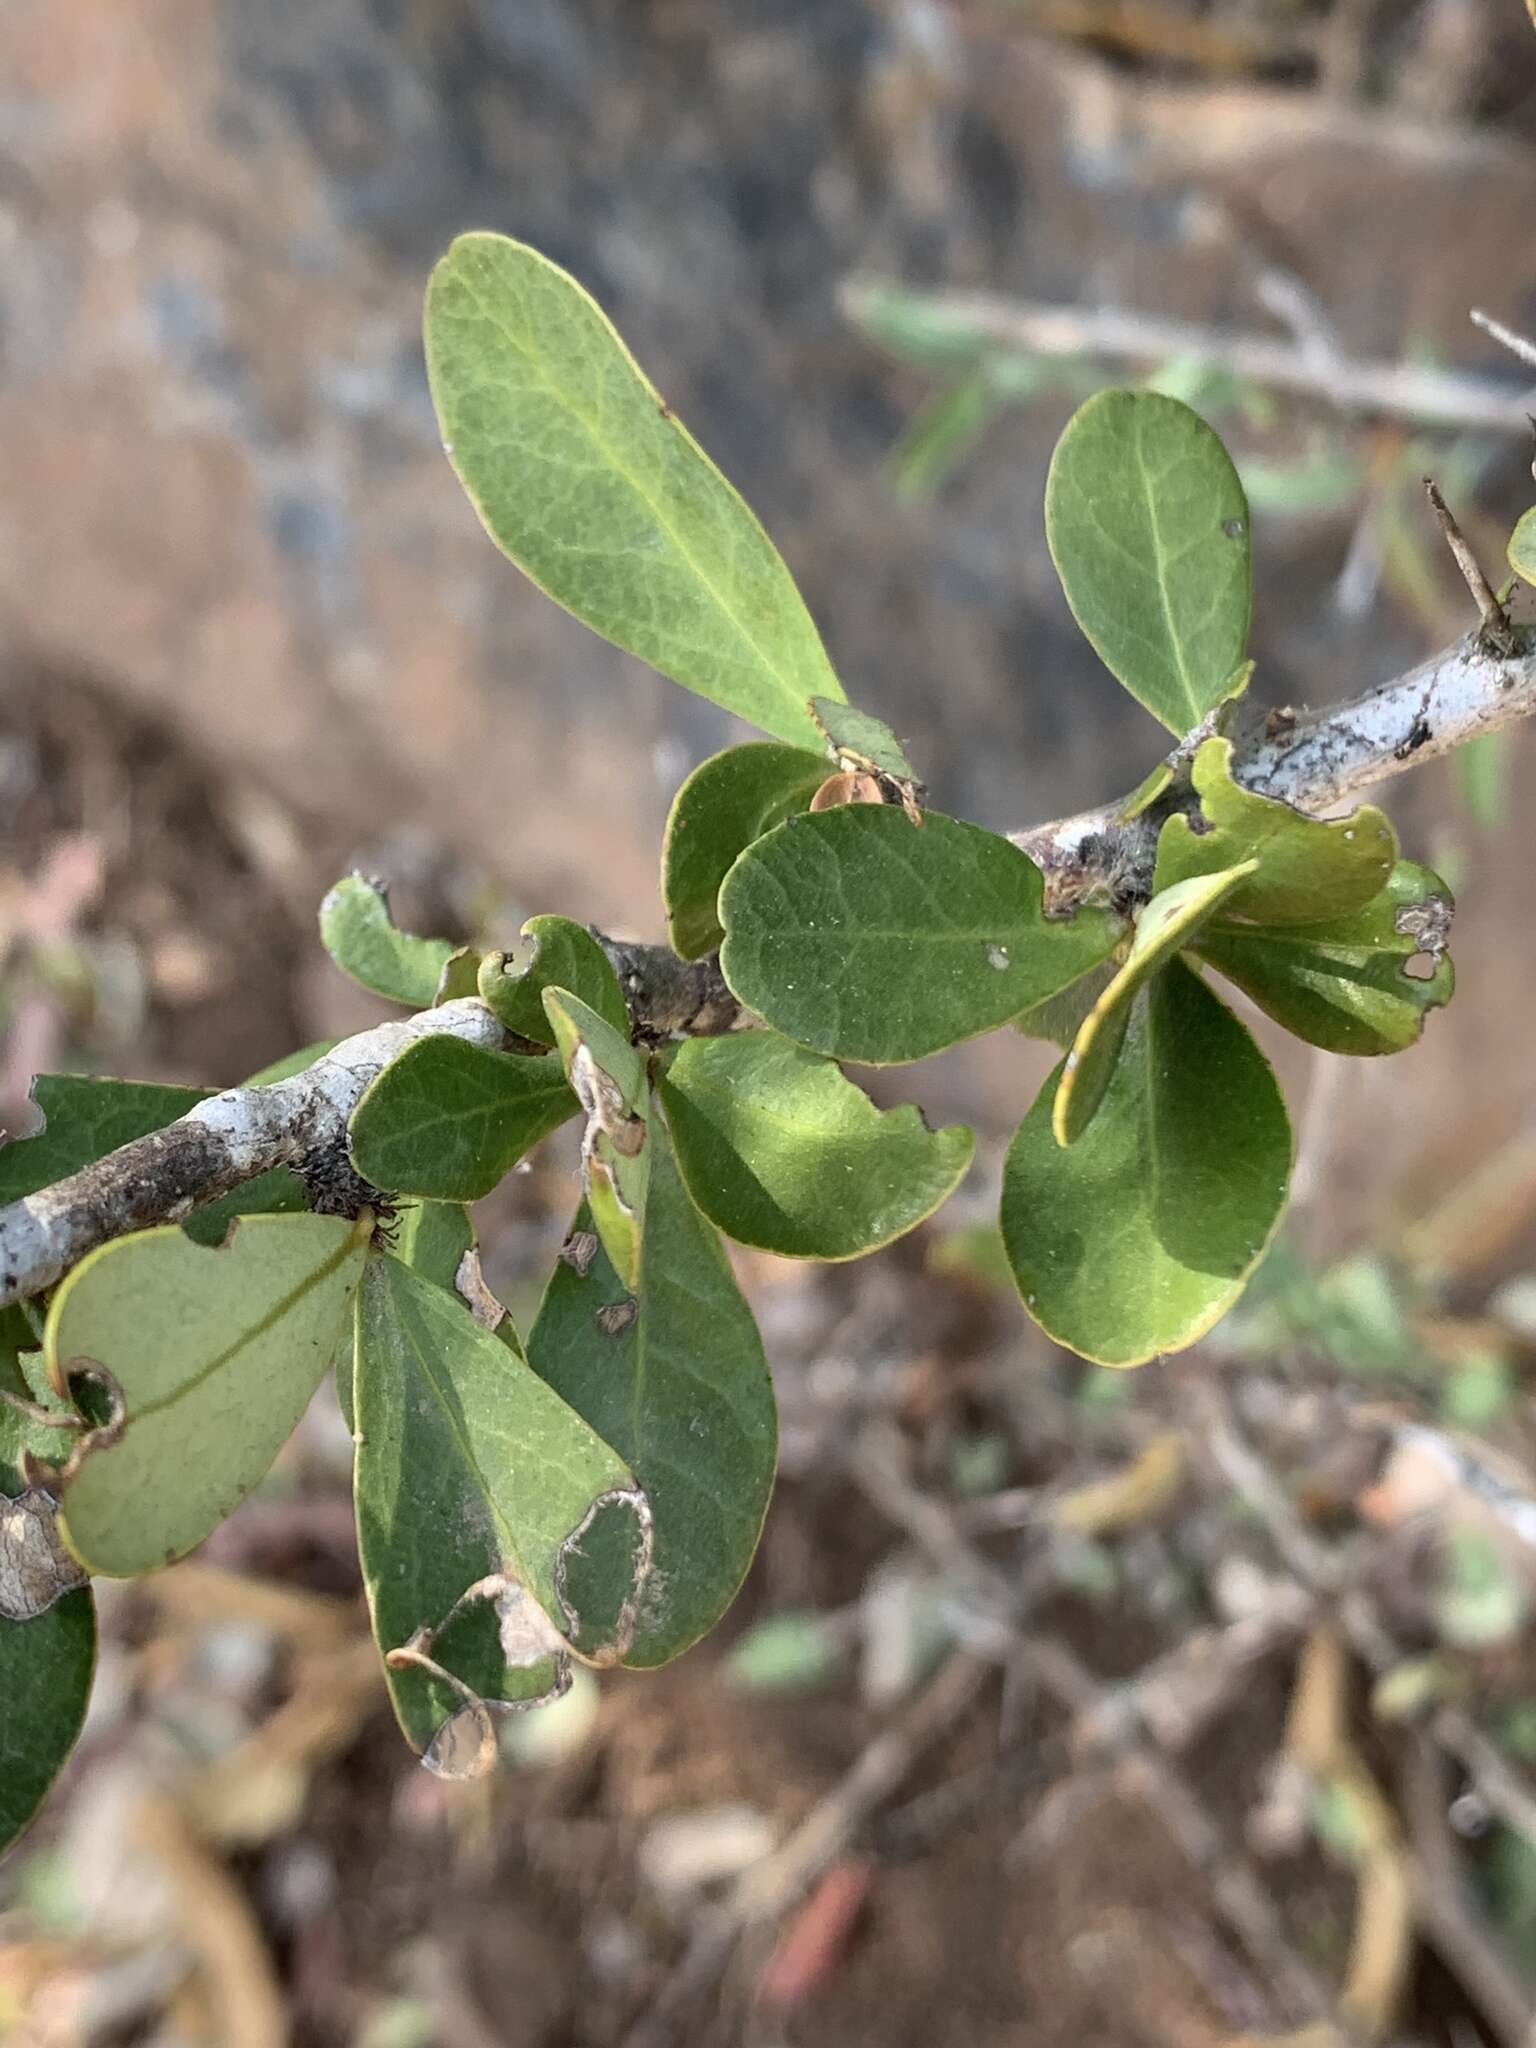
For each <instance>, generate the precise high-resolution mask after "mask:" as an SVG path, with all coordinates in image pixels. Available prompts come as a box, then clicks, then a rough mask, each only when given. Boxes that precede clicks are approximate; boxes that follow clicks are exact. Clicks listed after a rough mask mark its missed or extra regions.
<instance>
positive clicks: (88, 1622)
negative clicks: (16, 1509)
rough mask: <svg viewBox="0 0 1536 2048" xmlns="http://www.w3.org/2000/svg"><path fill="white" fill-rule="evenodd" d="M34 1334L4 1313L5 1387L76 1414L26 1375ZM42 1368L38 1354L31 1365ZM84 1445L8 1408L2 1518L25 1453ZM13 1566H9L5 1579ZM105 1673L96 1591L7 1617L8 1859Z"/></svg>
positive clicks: (2, 1644)
mask: <svg viewBox="0 0 1536 2048" xmlns="http://www.w3.org/2000/svg"><path fill="white" fill-rule="evenodd" d="M30 1335H31V1333H30V1329H29V1326H28V1325H27V1323H26V1320H25V1318H23V1317H22V1315H21V1312H20V1311H19V1310H14V1309H13V1310H5V1311H0V1385H3V1386H6V1387H8V1389H9V1390H10V1391H11V1392H13V1393H19V1394H21V1395H22V1396H23V1397H24V1398H26V1399H30V1400H33V1401H36V1402H38V1403H39V1404H40V1405H41V1406H43V1407H45V1408H53V1409H56V1410H58V1411H59V1412H60V1413H70V1412H72V1411H71V1410H70V1409H69V1407H68V1404H67V1403H65V1402H62V1401H59V1400H58V1399H57V1398H56V1397H55V1396H54V1395H52V1394H51V1392H50V1390H49V1388H48V1385H47V1381H46V1378H45V1377H44V1376H42V1375H41V1374H40V1373H33V1372H29V1373H27V1374H26V1375H25V1376H23V1374H22V1373H21V1370H20V1368H19V1366H18V1365H17V1362H16V1341H17V1340H19V1341H21V1342H28V1341H29V1340H30ZM38 1364H39V1360H38V1358H37V1354H36V1353H35V1352H33V1353H32V1354H31V1356H30V1357H29V1359H28V1365H29V1367H37V1366H38ZM74 1441H75V1437H74V1433H73V1432H70V1433H68V1434H65V1433H64V1432H63V1431H60V1430H52V1429H47V1428H44V1427H40V1426H38V1425H35V1424H32V1423H29V1422H27V1421H26V1420H25V1419H24V1418H23V1417H22V1416H21V1415H20V1414H18V1412H17V1411H16V1410H15V1409H14V1408H10V1407H7V1406H4V1405H0V1517H3V1516H4V1515H5V1514H6V1510H7V1504H8V1503H10V1502H15V1501H18V1500H20V1499H21V1498H22V1497H23V1495H25V1494H26V1492H27V1487H26V1483H25V1481H24V1480H23V1478H22V1476H21V1454H22V1452H23V1450H29V1451H31V1452H32V1453H33V1455H34V1456H36V1457H38V1458H41V1459H43V1460H44V1461H45V1462H47V1463H50V1464H60V1463H62V1462H63V1460H64V1458H65V1457H66V1456H67V1455H68V1452H69V1449H70V1446H71V1445H72V1444H73V1443H74ZM35 1498H36V1497H35V1496H34V1500H35ZM38 1505H39V1506H41V1505H42V1503H38ZM0 1548H3V1542H0ZM9 1562H11V1561H10V1560H6V1559H3V1558H0V1578H3V1575H4V1571H5V1569H6V1565H7V1563H9ZM26 1604H28V1605H30V1604H31V1603H30V1602H28V1603H26ZM95 1667H96V1605H95V1601H94V1599H93V1598H92V1595H91V1589H90V1587H89V1586H76V1587H74V1588H73V1590H71V1591H68V1592H64V1593H62V1594H61V1595H60V1596H59V1597H58V1598H57V1599H55V1600H54V1601H53V1602H52V1604H51V1605H49V1606H47V1607H45V1608H43V1609H42V1611H41V1612H38V1613H33V1614H29V1615H28V1618H27V1619H26V1620H13V1619H11V1618H10V1617H9V1616H8V1615H5V1614H0V1702H3V1703H4V1704H3V1708H0V1856H3V1855H4V1854H5V1852H6V1850H7V1849H9V1848H10V1847H11V1845H12V1844H13V1843H14V1842H15V1841H16V1840H17V1838H18V1837H19V1836H20V1835H22V1834H23V1833H24V1832H25V1830H26V1829H27V1827H28V1826H29V1825H30V1824H31V1822H32V1820H33V1818H34V1817H35V1815H36V1814H37V1811H38V1809H39V1807H40V1806H41V1805H42V1803H43V1801H44V1799H45V1798H46V1797H47V1795H48V1791H49V1789H50V1787H51V1786H52V1784H53V1782H54V1780H55V1779H56V1778H57V1777H58V1775H59V1772H60V1771H61V1770H62V1769H63V1768H64V1765H65V1764H66V1763H67V1762H68V1761H69V1756H70V1752H71V1751H72V1750H73V1748H74V1746H75V1744H76V1742H77V1741H78V1740H79V1738H80V1730H81V1728H82V1726H83V1725H84V1722H85V1710H86V1707H87V1705H88V1703H89V1700H90V1694H91V1680H92V1677H93V1676H94V1674H95Z"/></svg>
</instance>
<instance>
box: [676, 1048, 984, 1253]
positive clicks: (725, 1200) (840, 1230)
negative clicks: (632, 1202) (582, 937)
mask: <svg viewBox="0 0 1536 2048" xmlns="http://www.w3.org/2000/svg"><path fill="white" fill-rule="evenodd" d="M661 1098H662V1102H663V1103H664V1105H665V1107H666V1112H667V1122H668V1124H669V1126H670V1128H671V1132H672V1141H673V1144H674V1146H675V1147H676V1152H677V1163H678V1166H679V1167H680V1168H681V1170H682V1175H683V1179H684V1181H685V1182H686V1184H687V1187H688V1192H689V1194H691V1195H692V1197H693V1199H694V1201H695V1202H697V1203H698V1205H699V1207H700V1208H701V1209H702V1210H703V1212H704V1214H705V1215H706V1216H707V1217H708V1218H709V1220H710V1222H711V1223H715V1224H718V1225H719V1227H720V1229H722V1230H723V1231H724V1232H725V1234H726V1236H727V1237H734V1238H735V1239H736V1241H737V1243H738V1244H750V1245H756V1246H757V1247H758V1248H759V1249H760V1250H762V1251H768V1252H778V1253H780V1254H781V1255H783V1256H784V1257H786V1258H796V1259H856V1258H859V1257H861V1256H862V1255H863V1254H864V1253H865V1252H870V1251H873V1250H875V1248H876V1247H877V1246H878V1245H882V1244H889V1243H890V1242H891V1240H892V1238H896V1237H900V1236H902V1235H903V1234H904V1233H905V1232H906V1231H909V1230H911V1229H913V1228H914V1227H915V1226H916V1225H917V1224H919V1223H921V1222H922V1220H923V1218H924V1217H925V1216H931V1215H932V1213H933V1211H934V1210H935V1209H937V1208H938V1206H939V1204H940V1203H941V1202H943V1201H946V1200H947V1199H948V1197H949V1196H950V1195H952V1194H953V1193H954V1191H955V1189H956V1188H957V1187H958V1186H959V1184H960V1182H961V1181H962V1180H963V1179H964V1177H965V1173H966V1169H967V1168H968V1167H969V1165H970V1163H971V1155H972V1153H973V1151H974V1150H975V1141H974V1139H973V1137H972V1135H971V1133H970V1132H969V1131H968V1130H967V1129H966V1128H965V1127H964V1126H963V1125H960V1124H956V1125H952V1126H951V1127H950V1128H949V1129H947V1130H942V1131H930V1130H929V1129H928V1127H927V1125H926V1124H925V1123H924V1122H923V1118H922V1113H921V1112H920V1111H919V1110H917V1109H915V1108H914V1107H913V1106H912V1105H911V1104H910V1103H909V1104H904V1105H903V1106H902V1107H901V1108H900V1109H891V1110H886V1111H883V1112H882V1111H881V1110H878V1109H876V1107H875V1105H874V1104H873V1103H872V1102H871V1101H870V1099H869V1097H868V1096H867V1095H866V1094H865V1093H864V1091H863V1090H862V1089H861V1088H856V1087H855V1086H854V1085H853V1083H852V1082H851V1081H849V1080H847V1079H846V1078H845V1077H844V1075H843V1074H842V1073H841V1071H840V1070H839V1069H838V1068H837V1067H835V1066H834V1065H833V1064H832V1062H831V1061H830V1060H826V1059H823V1058H821V1057H820V1055H819V1054H817V1053H812V1052H806V1051H804V1050H803V1049H802V1048H801V1047H800V1046H798V1045H792V1044H791V1043H790V1041H789V1040H788V1039H787V1038H779V1037H778V1036H776V1035H775V1034H774V1033H773V1032H769V1031H745V1032H738V1033H736V1034H734V1035H732V1036H730V1037H727V1038H695V1039H691V1040H690V1041H689V1042H688V1043H687V1044H686V1045H683V1046H681V1047H680V1048H679V1049H678V1052H677V1055H676V1057H675V1058H674V1059H673V1060H672V1062H671V1064H670V1065H669V1066H668V1068H667V1070H666V1072H665V1074H664V1075H663V1077H662V1081H661Z"/></svg>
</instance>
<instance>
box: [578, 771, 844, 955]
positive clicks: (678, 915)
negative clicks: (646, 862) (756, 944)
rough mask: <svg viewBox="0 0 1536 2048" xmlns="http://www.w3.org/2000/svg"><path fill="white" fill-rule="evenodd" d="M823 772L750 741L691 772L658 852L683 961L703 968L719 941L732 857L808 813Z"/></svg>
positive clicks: (672, 932) (670, 923)
mask: <svg viewBox="0 0 1536 2048" xmlns="http://www.w3.org/2000/svg"><path fill="white" fill-rule="evenodd" d="M828 767H829V763H828V761H827V758H826V756H825V755H824V754H811V753H807V752H806V750H805V749H804V748H803V747H783V746H779V745H778V744H777V743H776V742H775V741H772V740H753V741H750V742H749V743H748V744H747V745H746V746H744V747H727V748H726V750H725V752H724V753H722V754H714V755H711V757H710V758H709V760H707V761H704V762H701V763H700V765H699V766H698V767H697V768H695V769H694V771H693V773H692V774H691V775H690V776H689V778H688V780H687V781H686V782H685V783H684V784H683V786H682V788H681V789H680V790H679V791H678V792H677V795H676V796H675V797H674V798H673V800H672V809H671V812H670V814H669V815H668V818H667V831H666V837H665V839H664V840H663V841H662V848H661V894H662V900H663V902H664V903H665V905H666V911H667V936H668V937H669V938H670V939H671V941H672V947H673V950H674V952H676V953H678V954H680V955H681V957H682V958H683V959H684V960H702V959H703V958H704V956H705V955H706V954H707V953H713V952H714V950H715V948H716V947H717V946H718V945H719V943H720V941H721V938H722V937H723V936H724V934H723V932H722V930H721V926H720V916H719V911H718V908H717V905H718V901H719V896H720V884H721V883H722V882H723V881H724V880H725V878H726V875H727V874H728V872H729V871H730V867H731V863H732V862H733V861H734V860H735V858H736V856H737V854H739V853H741V852H742V851H744V849H745V848H747V847H749V846H750V845H751V844H752V842H753V840H754V839H761V838H762V836H763V834H764V833H765V832H769V831H771V830H772V829H773V827H774V826H775V825H778V824H781V823H782V822H783V820H784V819H785V818H787V817H789V816H790V815H791V814H792V813H794V812H796V811H803V810H806V809H807V808H808V807H809V805H810V801H811V798H812V797H813V796H814V795H815V794H816V792H817V790H818V789H820V787H821V785H822V784H823V783H824V782H825V781H826V779H827V772H828ZM558 978H559V977H558V976H552V977H551V979H553V980H558ZM563 986H565V987H567V988H571V987H574V986H575V984H574V983H571V982H566V983H564V984H563ZM577 993H578V994H580V993H581V991H580V990H579V989H578V990H577Z"/></svg>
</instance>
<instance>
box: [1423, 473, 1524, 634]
mask: <svg viewBox="0 0 1536 2048" xmlns="http://www.w3.org/2000/svg"><path fill="white" fill-rule="evenodd" d="M1424 489H1425V490H1426V492H1428V494H1429V502H1430V504H1431V505H1432V506H1433V507H1434V510H1435V517H1436V518H1437V519H1438V520H1439V522H1440V531H1441V532H1442V533H1443V534H1444V535H1445V543H1446V546H1447V547H1448V548H1449V549H1450V551H1451V553H1452V555H1453V556H1454V557H1455V559H1456V566H1457V568H1458V569H1459V570H1460V571H1461V574H1462V580H1463V581H1464V582H1465V584H1466V586H1467V588H1468V590H1470V591H1471V593H1472V601H1473V603H1474V604H1475V605H1476V606H1477V611H1478V617H1479V619H1480V620H1481V622H1482V623H1481V625H1480V627H1479V630H1478V638H1479V640H1480V641H1481V642H1482V644H1483V646H1484V647H1485V648H1487V650H1488V652H1489V653H1490V654H1497V655H1500V656H1502V657H1503V659H1505V660H1506V661H1507V660H1508V659H1509V658H1510V656H1511V655H1512V654H1513V653H1514V652H1515V645H1516V643H1515V636H1514V632H1513V630H1512V629H1511V626H1510V623H1509V614H1508V613H1507V612H1506V611H1505V609H1504V607H1503V605H1501V604H1500V603H1499V600H1498V599H1497V597H1495V596H1494V594H1493V586H1492V585H1491V584H1490V583H1489V581H1488V578H1487V577H1486V576H1485V575H1484V574H1483V572H1482V569H1481V568H1480V567H1479V565H1478V560H1477V557H1476V555H1474V554H1473V552H1472V549H1471V547H1470V546H1469V545H1468V542H1467V537H1466V535H1465V534H1464V533H1463V532H1462V530H1461V528H1460V527H1459V526H1458V525H1457V524H1456V520H1455V517H1454V515H1453V514H1452V512H1451V508H1450V506H1449V505H1447V504H1446V502H1445V500H1444V498H1442V497H1441V495H1440V490H1439V487H1438V485H1437V484H1436V483H1435V480H1434V478H1433V477H1428V476H1427V477H1425V479H1424Z"/></svg>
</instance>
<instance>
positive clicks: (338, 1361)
mask: <svg viewBox="0 0 1536 2048" xmlns="http://www.w3.org/2000/svg"><path fill="white" fill-rule="evenodd" d="M373 1241H374V1244H375V1245H376V1246H381V1247H382V1248H383V1250H384V1251H385V1252H386V1253H387V1254H388V1256H389V1257H390V1258H393V1259H398V1260H399V1261H400V1262H401V1264H402V1265H406V1266H410V1267H411V1268H412V1269H413V1271H415V1272H417V1273H420V1274H421V1276H422V1277H423V1279H426V1280H430V1281H432V1282H433V1284H434V1285H435V1286H438V1287H446V1288H447V1289H448V1290H449V1292H450V1293H452V1294H455V1295H458V1293H459V1289H458V1282H459V1276H460V1272H461V1270H462V1268H463V1264H464V1260H465V1259H466V1257H468V1256H469V1255H470V1254H471V1253H475V1254H476V1258H477V1261H478V1244H479V1240H478V1238H477V1237H476V1235H475V1225H474V1219H473V1217H472V1216H471V1215H470V1213H469V1210H468V1209H467V1208H466V1207H465V1205H464V1204H463V1203H462V1202H418V1201H407V1202H402V1203H401V1204H400V1206H399V1208H398V1210H397V1211H396V1213H395V1217H394V1220H393V1222H392V1223H390V1224H389V1226H388V1227H387V1229H380V1230H377V1231H376V1232H375V1233H374V1240H373ZM459 1298H460V1299H461V1300H462V1299H463V1297H462V1296H459ZM466 1305H467V1304H466ZM495 1335H496V1337H497V1339H498V1340H499V1341H500V1342H501V1343H504V1344H506V1345H508V1346H509V1347H510V1348H511V1349H512V1351H514V1352H515V1353H516V1355H517V1356H518V1357H519V1358H521V1357H522V1356H523V1346H522V1340H521V1339H520V1338H519V1336H518V1334H517V1331H516V1328H515V1327H514V1325H513V1322H512V1318H511V1317H510V1316H508V1315H504V1316H503V1317H502V1319H501V1321H500V1322H499V1323H498V1324H497V1326H496V1331H495ZM355 1349H356V1342H355V1337H354V1333H353V1332H352V1331H351V1330H350V1329H349V1330H348V1331H347V1332H346V1333H345V1336H344V1337H343V1340H342V1342H341V1344H340V1346H339V1347H338V1349H337V1352H336V1356H335V1359H334V1361H333V1364H334V1368H335V1373H336V1399H337V1403H338V1405H339V1406H340V1408H341V1413H342V1417H343V1419H344V1420H345V1422H346V1425H347V1429H348V1431H349V1432H350V1433H351V1434H352V1435H354V1436H355V1435H356V1434H357V1424H356V1415H355V1411H354V1408H353V1401H352V1366H353V1353H354V1351H355Z"/></svg>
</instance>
